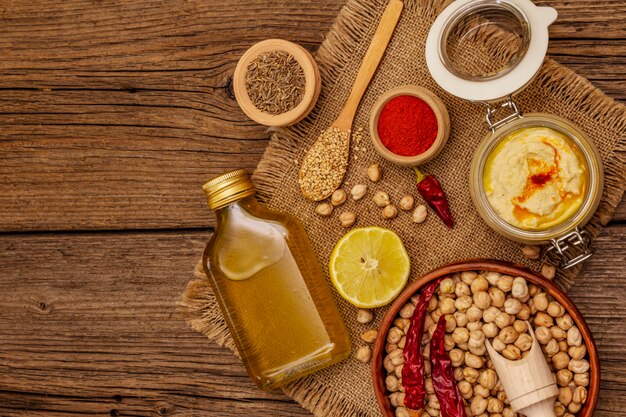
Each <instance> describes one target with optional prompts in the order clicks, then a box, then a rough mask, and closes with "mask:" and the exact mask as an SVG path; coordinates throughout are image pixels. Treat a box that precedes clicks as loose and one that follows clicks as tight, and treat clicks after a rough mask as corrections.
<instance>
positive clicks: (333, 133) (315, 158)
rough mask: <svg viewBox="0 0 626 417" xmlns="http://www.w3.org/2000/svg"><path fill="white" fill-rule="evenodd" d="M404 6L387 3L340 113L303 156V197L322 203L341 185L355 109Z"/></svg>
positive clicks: (398, 1)
mask: <svg viewBox="0 0 626 417" xmlns="http://www.w3.org/2000/svg"><path fill="white" fill-rule="evenodd" d="M403 6H404V4H403V3H402V0H390V1H389V3H388V4H387V7H386V8H385V11H384V13H383V15H382V17H381V19H380V23H379V24H378V28H377V29H376V32H375V33H374V37H373V38H372V42H371V43H370V46H369V48H368V49H367V52H366V53H365V57H364V58H363V62H362V63H361V67H360V68H359V72H358V73H357V76H356V79H355V80H354V84H353V85H352V91H351V92H350V96H348V99H347V100H346V103H345V104H344V107H343V110H342V111H341V113H340V114H339V116H338V117H337V119H336V120H335V121H334V122H333V123H332V124H331V125H330V127H329V128H328V129H327V130H326V131H325V132H323V133H322V134H321V135H320V136H319V137H318V139H317V141H316V142H315V143H314V144H313V146H311V148H310V149H309V151H308V152H307V154H306V156H305V157H304V161H303V162H302V167H301V168H300V173H299V176H298V181H299V183H300V188H301V190H302V194H303V195H304V196H305V197H306V198H309V199H311V200H314V201H319V200H323V199H325V198H327V197H328V196H330V195H331V194H332V193H333V191H335V190H336V189H337V188H339V186H340V185H341V182H342V181H343V177H344V175H345V173H346V168H347V166H348V157H349V154H350V132H351V129H352V122H353V121H354V116H355V114H356V110H357V108H358V107H359V103H360V102H361V99H362V98H363V94H364V93H365V90H367V86H368V85H369V83H370V81H371V80H372V77H373V76H374V73H375V72H376V69H377V68H378V64H380V61H381V59H382V57H383V54H384V53H385V50H386V49H387V45H388V44H389V40H390V39H391V35H392V34H393V31H394V30H395V28H396V25H397V23H398V20H399V19H400V13H401V12H402V8H403Z"/></svg>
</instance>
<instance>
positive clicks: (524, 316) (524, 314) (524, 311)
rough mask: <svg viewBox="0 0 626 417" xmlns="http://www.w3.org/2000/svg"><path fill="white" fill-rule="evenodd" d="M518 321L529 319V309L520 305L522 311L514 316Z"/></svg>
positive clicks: (524, 305)
mask: <svg viewBox="0 0 626 417" xmlns="http://www.w3.org/2000/svg"><path fill="white" fill-rule="evenodd" d="M515 317H517V318H518V319H520V320H528V319H529V318H530V307H528V306H527V305H526V304H522V309H521V310H520V311H519V313H517V314H516V315H515Z"/></svg>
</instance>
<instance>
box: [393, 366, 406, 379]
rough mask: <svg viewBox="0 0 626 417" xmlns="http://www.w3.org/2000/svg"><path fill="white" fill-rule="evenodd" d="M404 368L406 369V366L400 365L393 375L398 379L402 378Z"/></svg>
mask: <svg viewBox="0 0 626 417" xmlns="http://www.w3.org/2000/svg"><path fill="white" fill-rule="evenodd" d="M403 367H404V365H399V366H396V368H395V369H394V370H393V373H394V375H395V376H396V378H398V379H401V378H402V368H403Z"/></svg>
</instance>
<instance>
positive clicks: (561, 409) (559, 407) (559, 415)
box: [554, 401, 565, 417]
mask: <svg viewBox="0 0 626 417" xmlns="http://www.w3.org/2000/svg"><path fill="white" fill-rule="evenodd" d="M554 414H555V415H556V417H563V415H564V414H565V406H564V405H563V404H561V403H560V402H558V401H557V402H555V403H554Z"/></svg>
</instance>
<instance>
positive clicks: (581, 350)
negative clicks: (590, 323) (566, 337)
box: [567, 345, 587, 360]
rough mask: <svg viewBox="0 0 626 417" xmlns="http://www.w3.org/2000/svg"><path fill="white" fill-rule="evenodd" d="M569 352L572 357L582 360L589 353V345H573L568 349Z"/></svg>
mask: <svg viewBox="0 0 626 417" xmlns="http://www.w3.org/2000/svg"><path fill="white" fill-rule="evenodd" d="M567 353H568V354H569V355H570V357H571V358H572V359H575V360H580V359H582V358H584V357H585V355H586V354H587V347H586V346H585V345H580V346H572V347H570V348H569V349H568V350H567Z"/></svg>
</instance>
